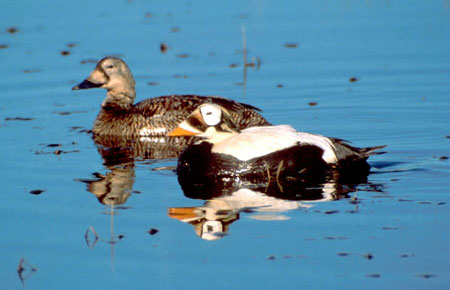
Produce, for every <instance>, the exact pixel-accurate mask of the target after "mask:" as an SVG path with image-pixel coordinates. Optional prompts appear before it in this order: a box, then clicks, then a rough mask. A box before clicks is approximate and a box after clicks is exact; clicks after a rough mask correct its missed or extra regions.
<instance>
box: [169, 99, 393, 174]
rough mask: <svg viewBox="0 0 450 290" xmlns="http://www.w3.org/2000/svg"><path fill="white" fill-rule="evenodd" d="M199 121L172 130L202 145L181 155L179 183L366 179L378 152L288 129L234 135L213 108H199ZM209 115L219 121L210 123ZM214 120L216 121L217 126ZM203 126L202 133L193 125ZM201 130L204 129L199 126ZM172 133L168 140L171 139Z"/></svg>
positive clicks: (261, 129)
mask: <svg viewBox="0 0 450 290" xmlns="http://www.w3.org/2000/svg"><path fill="white" fill-rule="evenodd" d="M199 109H200V111H201V114H195V116H197V117H198V116H202V117H203V119H202V120H197V121H195V122H193V121H192V118H193V117H191V118H188V120H186V121H183V122H182V123H181V124H180V125H179V127H178V128H181V129H182V131H180V132H186V131H192V132H195V134H197V136H202V137H205V138H206V139H204V140H201V141H198V142H197V143H195V144H193V145H190V146H189V147H188V148H186V149H185V150H184V152H183V153H182V154H181V156H180V158H179V161H178V166H177V173H178V175H179V178H188V179H189V178H197V179H199V180H201V179H202V178H203V179H204V180H205V181H208V180H210V179H211V180H212V179H214V178H231V179H233V178H240V179H248V180H253V181H254V180H255V179H258V178H263V179H266V180H269V181H270V180H271V179H272V180H279V179H283V178H298V179H307V180H309V181H311V180H314V179H318V180H319V179H320V178H322V177H323V176H326V175H331V174H334V173H336V172H341V173H351V174H354V173H358V174H366V175H367V174H368V172H369V169H370V166H369V164H368V163H367V158H368V157H369V156H370V155H372V154H376V152H375V151H376V150H377V149H381V148H383V147H384V146H376V147H368V148H356V147H352V146H350V145H349V144H348V143H347V142H345V141H343V140H341V139H336V138H328V137H324V136H321V135H315V134H309V133H304V132H298V131H296V130H295V129H294V128H292V127H291V126H288V125H280V126H262V127H252V128H247V129H243V130H240V131H239V130H238V129H237V126H233V125H231V126H230V125H229V124H232V122H231V121H230V120H229V114H228V113H227V112H226V110H224V109H223V108H219V107H218V106H216V105H214V104H207V105H201V106H200V108H199ZM214 114H217V115H220V117H216V118H213V117H211V116H213V115H214ZM218 120H219V121H218ZM201 122H204V123H206V124H208V122H209V127H208V129H207V130H206V131H204V132H202V130H200V129H198V128H195V127H196V126H195V125H194V124H198V123H201ZM203 127H204V126H203ZM177 132H178V129H175V130H174V131H173V132H172V133H171V135H177Z"/></svg>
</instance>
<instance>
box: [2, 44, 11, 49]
mask: <svg viewBox="0 0 450 290" xmlns="http://www.w3.org/2000/svg"><path fill="white" fill-rule="evenodd" d="M8 47H9V46H8V45H6V44H0V49H3V48H8Z"/></svg>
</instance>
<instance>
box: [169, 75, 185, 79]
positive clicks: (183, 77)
mask: <svg viewBox="0 0 450 290" xmlns="http://www.w3.org/2000/svg"><path fill="white" fill-rule="evenodd" d="M173 77H174V78H176V79H187V78H188V76H187V75H174V76H173Z"/></svg>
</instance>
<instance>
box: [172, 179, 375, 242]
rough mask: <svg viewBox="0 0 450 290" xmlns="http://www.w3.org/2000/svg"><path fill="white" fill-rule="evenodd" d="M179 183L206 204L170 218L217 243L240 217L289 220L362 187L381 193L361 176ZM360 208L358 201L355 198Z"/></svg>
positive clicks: (174, 212)
mask: <svg viewBox="0 0 450 290" xmlns="http://www.w3.org/2000/svg"><path fill="white" fill-rule="evenodd" d="M342 178H343V179H342ZM178 180H179V182H180V185H181V187H182V189H183V192H184V194H185V196H186V197H189V198H193V199H202V200H205V202H204V204H203V205H201V206H197V207H174V208H169V209H168V215H169V217H171V218H173V219H177V220H180V221H182V222H185V223H189V224H191V225H192V226H193V227H194V231H195V233H196V235H197V236H199V237H200V238H202V239H205V240H218V239H221V238H222V237H224V236H225V235H227V234H228V233H229V229H230V225H231V224H232V223H233V222H235V221H237V220H238V219H239V218H240V214H241V213H246V214H249V217H250V218H252V219H258V220H285V219H289V217H288V216H287V215H285V213H286V212H288V211H292V210H299V209H308V208H310V207H313V206H314V203H316V202H325V201H332V200H337V199H340V198H348V197H349V195H350V193H351V192H355V191H357V190H358V189H359V187H360V186H362V185H365V186H366V188H365V190H371V191H381V190H380V187H381V186H380V185H375V184H371V183H367V178H365V177H364V176H359V177H357V178H356V179H354V180H351V179H348V177H336V176H335V177H328V178H326V177H324V179H323V182H318V180H314V181H312V180H309V181H308V180H302V181H299V180H295V181H289V180H284V181H278V182H269V183H267V180H262V181H261V180H260V182H258V181H257V180H253V181H252V182H250V181H243V180H214V181H212V180H211V181H210V182H205V180H200V181H198V180H197V181H196V180H192V179H191V180H188V179H184V178H182V176H181V178H180V176H179V179H178ZM354 203H355V204H356V205H357V200H356V198H354Z"/></svg>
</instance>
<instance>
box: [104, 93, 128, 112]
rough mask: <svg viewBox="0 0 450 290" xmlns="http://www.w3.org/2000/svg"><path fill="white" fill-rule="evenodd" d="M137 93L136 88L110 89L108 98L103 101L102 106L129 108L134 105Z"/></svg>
mask: <svg viewBox="0 0 450 290" xmlns="http://www.w3.org/2000/svg"><path fill="white" fill-rule="evenodd" d="M135 97H136V93H135V91H134V88H130V89H129V90H120V91H118V90H108V93H107V94H106V98H105V100H104V101H103V103H102V107H104V108H105V107H118V108H120V109H125V110H128V109H130V108H131V107H132V106H133V103H134V99H135Z"/></svg>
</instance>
